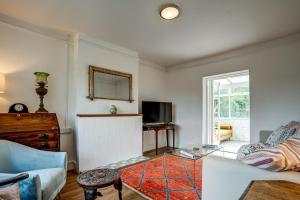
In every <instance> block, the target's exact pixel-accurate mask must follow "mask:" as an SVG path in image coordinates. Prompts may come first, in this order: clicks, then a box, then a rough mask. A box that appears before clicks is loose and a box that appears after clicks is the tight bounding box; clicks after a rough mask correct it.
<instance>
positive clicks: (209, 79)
mask: <svg viewBox="0 0 300 200" xmlns="http://www.w3.org/2000/svg"><path fill="white" fill-rule="evenodd" d="M245 75H248V76H249V86H250V73H249V69H247V70H241V71H235V72H229V73H223V74H217V75H211V76H206V77H203V78H202V87H203V88H202V98H203V101H202V102H203V103H202V110H203V112H202V144H203V145H204V144H212V143H213V139H212V130H213V100H212V98H213V81H214V80H217V79H223V78H228V77H236V76H245Z"/></svg>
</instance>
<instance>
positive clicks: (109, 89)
mask: <svg viewBox="0 0 300 200" xmlns="http://www.w3.org/2000/svg"><path fill="white" fill-rule="evenodd" d="M94 95H95V97H106V98H112V99H129V79H128V78H127V77H123V76H116V75H112V74H105V73H102V72H95V73H94Z"/></svg>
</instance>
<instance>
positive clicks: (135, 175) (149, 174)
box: [120, 156, 202, 200]
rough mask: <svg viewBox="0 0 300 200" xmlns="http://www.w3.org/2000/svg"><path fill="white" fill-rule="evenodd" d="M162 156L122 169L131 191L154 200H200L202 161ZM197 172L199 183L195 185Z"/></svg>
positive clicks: (123, 178)
mask: <svg viewBox="0 0 300 200" xmlns="http://www.w3.org/2000/svg"><path fill="white" fill-rule="evenodd" d="M195 169H196V170H195V171H194V161H192V160H187V159H183V158H179V157H176V156H161V157H158V158H155V159H152V160H148V161H146V162H143V163H138V164H135V165H132V166H129V167H126V168H123V169H120V172H121V178H122V181H123V183H125V184H126V185H127V186H129V187H130V188H132V189H134V190H136V191H138V192H140V193H142V194H143V195H145V196H146V197H149V198H151V199H159V200H160V199H166V200H182V199H185V200H194V199H196V200H199V199H201V192H202V162H201V160H199V161H196V164H195ZM194 172H195V182H196V184H194Z"/></svg>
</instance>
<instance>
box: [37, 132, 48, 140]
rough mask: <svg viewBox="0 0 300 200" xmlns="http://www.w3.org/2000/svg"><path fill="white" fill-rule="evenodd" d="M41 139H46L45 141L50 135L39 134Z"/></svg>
mask: <svg viewBox="0 0 300 200" xmlns="http://www.w3.org/2000/svg"><path fill="white" fill-rule="evenodd" d="M39 137H40V138H44V139H48V138H49V135H48V133H41V134H39Z"/></svg>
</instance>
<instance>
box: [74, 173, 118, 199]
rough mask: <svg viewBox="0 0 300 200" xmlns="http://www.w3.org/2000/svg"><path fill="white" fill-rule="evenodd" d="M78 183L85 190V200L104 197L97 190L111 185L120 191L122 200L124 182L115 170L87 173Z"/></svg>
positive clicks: (82, 174) (81, 175)
mask: <svg viewBox="0 0 300 200" xmlns="http://www.w3.org/2000/svg"><path fill="white" fill-rule="evenodd" d="M77 183H78V184H79V185H80V186H81V187H82V188H83V190H84V197H85V200H94V199H96V198H97V196H103V195H102V194H101V192H97V189H98V188H104V187H108V186H111V185H114V188H115V189H116V190H118V194H119V200H122V181H121V178H120V174H119V172H118V171H117V170H115V169H94V170H89V171H85V172H83V173H81V174H80V175H79V176H78V177H77Z"/></svg>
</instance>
